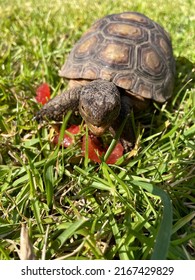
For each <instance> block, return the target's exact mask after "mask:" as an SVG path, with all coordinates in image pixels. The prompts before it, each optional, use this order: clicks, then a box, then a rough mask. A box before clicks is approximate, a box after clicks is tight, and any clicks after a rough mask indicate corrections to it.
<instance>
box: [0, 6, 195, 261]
mask: <svg viewBox="0 0 195 280" xmlns="http://www.w3.org/2000/svg"><path fill="white" fill-rule="evenodd" d="M100 3H101V1H89V0H77V1H76V0H72V1H68V0H65V1H60V0H56V1H47V2H46V1H43V0H34V1H33V0H31V1H30V0H29V1H24V0H14V1H12V0H0V26H1V28H0V38H1V40H0V50H1V52H0V68H1V72H0V111H1V114H0V259H1V260H10V259H14V260H16V259H19V258H24V257H25V254H26V251H25V250H27V249H29V250H30V247H31V245H32V246H33V252H34V253H33V255H34V258H36V259H47V260H51V259H52V260H54V259H62V260H64V259H74V260H81V259H87V260H88V259H92V260H94V259H103V260H107V259H120V260H125V259H130V260H146V259H169V260H194V259H195V124H194V120H195V110H194V109H195V52H194V39H195V2H194V1H191V0H182V1H181V0H173V1H161V0H159V1H151V0H148V1H142V0H137V1H122V0H116V1H114V0H113V1H111V0H104V1H102V3H101V4H100ZM123 11H138V12H141V13H144V14H146V15H147V16H149V17H151V18H152V19H153V20H155V21H157V22H158V23H160V24H161V25H162V26H163V27H164V28H165V29H166V30H167V31H168V32H169V33H170V35H171V37H172V43H173V49H174V56H175V59H176V71H177V73H176V81H175V88H174V94H173V98H172V99H171V100H170V102H168V103H166V104H164V105H163V106H161V107H160V106H159V105H158V104H154V107H153V109H152V110H146V111H143V112H140V114H138V115H136V116H135V118H134V124H135V126H136V131H137V139H138V140H137V146H136V148H135V149H134V150H133V152H132V153H131V155H130V157H129V160H128V161H124V159H123V158H121V159H119V161H118V162H117V163H116V164H112V165H110V164H106V163H105V162H104V160H103V161H102V163H95V162H93V161H90V160H89V159H88V157H87V155H86V156H85V157H82V156H81V145H80V142H81V136H82V135H83V134H85V133H87V132H84V131H83V130H82V131H81V132H80V135H78V136H77V137H76V140H75V143H74V144H73V145H72V146H69V147H68V148H62V147H61V146H60V145H53V143H52V137H53V135H54V130H53V128H52V127H51V126H50V125H49V124H47V125H39V124H38V123H37V122H36V121H35V120H34V119H33V117H34V115H35V113H36V112H37V111H38V110H39V108H40V107H41V105H40V104H38V103H37V102H36V99H35V94H36V89H37V87H38V86H39V85H40V84H42V83H45V82H46V83H48V84H49V85H50V89H51V93H52V96H55V95H56V94H57V93H58V92H59V90H60V89H63V88H65V87H66V86H67V81H63V80H62V79H61V78H60V77H58V70H59V69H60V67H61V66H62V64H63V63H64V61H65V59H66V57H67V55H68V53H69V52H70V50H71V48H72V46H73V45H74V43H75V42H76V41H77V40H78V39H79V38H80V37H81V35H82V33H83V32H84V31H86V30H87V28H88V27H89V26H90V25H91V24H92V23H93V22H94V21H95V20H96V19H98V18H100V17H103V16H104V15H107V14H111V13H118V12H123ZM69 117H70V114H69V115H67V117H66V118H65V120H64V122H63V126H62V130H61V131H62V132H61V134H62V133H63V132H64V129H65V127H66V126H67V123H68V119H69ZM70 119H71V117H70ZM73 121H74V118H73ZM112 143H113V142H112ZM111 145H112V144H111ZM21 228H22V229H23V231H25V229H28V235H29V238H30V241H29V240H28V237H27V236H26V235H25V234H24V236H22V238H23V239H22V240H23V241H22V242H21V243H22V244H23V246H22V248H20V239H21V238H20V233H21ZM25 242H26V243H27V245H26V247H25V246H24V244H25ZM29 242H30V243H29ZM30 244H31V245H30ZM31 258H32V256H31Z"/></svg>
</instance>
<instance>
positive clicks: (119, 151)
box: [106, 142, 124, 164]
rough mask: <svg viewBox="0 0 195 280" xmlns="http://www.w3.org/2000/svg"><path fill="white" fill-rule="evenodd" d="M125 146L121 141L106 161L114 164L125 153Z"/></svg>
mask: <svg viewBox="0 0 195 280" xmlns="http://www.w3.org/2000/svg"><path fill="white" fill-rule="evenodd" d="M123 151H124V148H123V146H122V144H121V143H120V142H118V143H117V144H116V146H115V148H114V150H113V151H112V153H111V155H110V156H109V158H108V159H107V161H106V163H110V164H114V163H115V162H116V161H117V160H118V159H119V158H120V157H122V155H123Z"/></svg>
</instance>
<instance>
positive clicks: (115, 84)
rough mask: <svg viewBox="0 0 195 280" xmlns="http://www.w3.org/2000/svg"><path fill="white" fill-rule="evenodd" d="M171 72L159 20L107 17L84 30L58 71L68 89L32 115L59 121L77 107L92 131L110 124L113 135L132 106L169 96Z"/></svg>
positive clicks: (127, 141) (130, 140) (126, 140)
mask: <svg viewBox="0 0 195 280" xmlns="http://www.w3.org/2000/svg"><path fill="white" fill-rule="evenodd" d="M174 74H175V62H174V57H173V50H172V44H171V40H170V37H169V35H168V33H167V32H166V31H165V30H164V29H163V28H162V27H161V26H160V25H159V24H158V23H156V22H154V21H153V20H151V19H150V18H148V17H147V16H145V15H143V14H141V13H138V12H123V13H119V14H111V15H107V16H105V17H103V18H101V19H99V20H98V21H96V22H95V23H94V24H93V25H92V26H91V28H89V29H88V30H87V31H86V32H85V34H84V35H83V36H82V37H81V39H80V40H79V41H78V42H77V43H76V44H75V46H74V47H73V49H72V51H71V52H70V54H69V56H68V58H67V60H66V62H65V64H64V65H63V67H62V69H61V71H60V72H59V75H60V76H61V77H64V78H66V79H69V87H68V89H67V90H66V91H65V92H63V93H61V94H60V95H57V96H56V97H54V98H53V99H51V100H50V101H49V102H48V103H46V104H45V105H44V106H43V107H42V108H41V110H40V111H39V112H38V113H37V115H36V117H35V118H36V120H37V121H42V120H44V119H45V120H46V119H47V120H54V121H57V122H58V121H62V119H63V117H64V115H65V114H66V113H67V111H69V110H72V111H79V113H80V115H81V117H82V118H83V119H84V121H85V123H86V124H87V126H88V128H89V130H90V131H91V132H92V133H93V134H95V135H97V136H100V135H102V134H103V133H104V132H105V130H106V129H108V128H109V129H110V131H111V133H112V134H113V136H114V135H115V133H116V131H117V129H118V128H119V127H120V124H121V123H122V121H123V119H124V118H125V117H126V116H127V115H131V111H132V110H135V111H138V112H139V111H140V110H141V111H142V110H143V108H145V107H146V106H145V105H147V104H148V103H150V102H149V101H150V100H153V101H156V102H159V103H164V102H166V101H167V100H168V99H169V98H170V97H171V95H172V92H173V86H174ZM131 123H132V120H131V118H128V119H127V122H126V125H125V128H124V129H123V132H122V134H121V142H122V144H123V146H124V148H125V150H126V151H130V150H131V149H132V146H133V145H134V142H135V133H134V131H133V129H132V124H131Z"/></svg>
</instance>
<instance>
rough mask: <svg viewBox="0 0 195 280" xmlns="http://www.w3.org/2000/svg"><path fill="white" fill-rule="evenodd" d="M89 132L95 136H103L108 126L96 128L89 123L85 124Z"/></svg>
mask: <svg viewBox="0 0 195 280" xmlns="http://www.w3.org/2000/svg"><path fill="white" fill-rule="evenodd" d="M86 124H87V126H88V128H89V130H90V131H91V132H92V133H93V134H94V135H95V136H101V135H102V134H104V132H105V131H106V130H107V128H108V126H107V125H105V126H96V125H93V124H91V123H88V122H86Z"/></svg>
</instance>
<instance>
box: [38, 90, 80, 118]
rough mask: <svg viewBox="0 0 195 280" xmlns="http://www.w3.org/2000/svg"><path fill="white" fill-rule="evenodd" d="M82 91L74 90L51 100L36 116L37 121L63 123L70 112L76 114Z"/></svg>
mask: <svg viewBox="0 0 195 280" xmlns="http://www.w3.org/2000/svg"><path fill="white" fill-rule="evenodd" d="M81 89H82V87H76V88H72V89H70V90H67V91H65V92H63V93H62V94H60V95H57V96H56V97H54V98H53V99H51V100H49V101H48V102H47V103H46V104H45V105H44V106H43V107H42V108H41V109H40V111H39V112H38V113H37V114H36V116H35V120H37V121H43V120H54V121H62V120H63V117H64V116H65V115H66V113H67V112H68V111H69V110H72V111H73V112H75V111H76V110H77V109H78V106H79V98H80V92H81Z"/></svg>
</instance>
